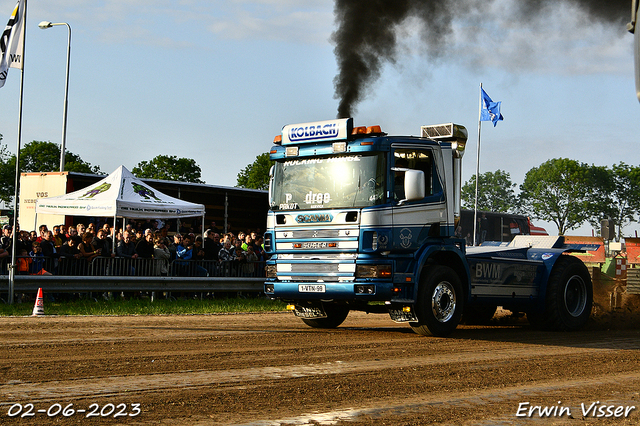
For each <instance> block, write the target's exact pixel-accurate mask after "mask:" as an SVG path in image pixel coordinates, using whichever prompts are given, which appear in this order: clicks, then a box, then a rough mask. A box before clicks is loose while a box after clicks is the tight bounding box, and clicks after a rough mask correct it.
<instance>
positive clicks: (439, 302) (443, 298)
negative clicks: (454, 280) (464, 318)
mask: <svg viewBox="0 0 640 426" xmlns="http://www.w3.org/2000/svg"><path fill="white" fill-rule="evenodd" d="M455 310H456V292H455V291H454V289H453V286H452V285H451V283H449V282H447V281H443V282H441V283H439V284H438V285H437V286H436V288H435V289H434V290H433V295H432V296H431V311H432V312H433V316H434V317H435V319H436V320H438V321H439V322H447V321H449V320H450V319H451V317H453V314H454V312H455Z"/></svg>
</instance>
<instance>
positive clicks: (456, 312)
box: [411, 265, 464, 337]
mask: <svg viewBox="0 0 640 426" xmlns="http://www.w3.org/2000/svg"><path fill="white" fill-rule="evenodd" d="M463 305H464V298H463V293H462V284H461V283H460V278H459V277H458V274H456V273H455V272H454V270H453V269H451V268H449V267H448V266H442V265H435V266H431V267H429V268H428V269H426V270H425V271H424V272H423V275H422V278H421V279H420V288H419V290H418V301H417V306H416V316H417V317H418V322H414V323H411V328H412V329H413V331H415V332H416V333H418V334H421V335H423V336H441V337H444V336H447V335H449V334H451V333H452V332H453V330H455V329H456V327H457V326H458V323H459V322H460V317H461V316H462V308H463Z"/></svg>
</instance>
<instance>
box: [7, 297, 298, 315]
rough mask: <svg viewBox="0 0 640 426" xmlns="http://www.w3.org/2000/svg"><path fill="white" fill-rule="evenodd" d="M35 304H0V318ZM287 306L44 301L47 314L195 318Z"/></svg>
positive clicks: (239, 301) (254, 301) (263, 301)
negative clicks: (186, 316)
mask: <svg viewBox="0 0 640 426" xmlns="http://www.w3.org/2000/svg"><path fill="white" fill-rule="evenodd" d="M33 305H34V303H33V302H32V301H29V302H24V303H14V304H13V305H7V304H0V316H24V315H31V313H32V312H33ZM284 310H286V304H285V303H283V302H280V301H276V300H270V299H268V298H266V297H255V298H246V299H245V298H228V299H227V298H220V299H204V300H200V299H186V300H181V299H178V300H176V299H155V300H154V301H153V302H152V301H151V299H150V298H133V299H129V300H118V301H114V300H96V299H90V298H87V299H77V300H72V301H57V300H53V301H52V300H47V298H46V297H45V300H44V313H45V315H196V314H213V313H236V312H278V311H284Z"/></svg>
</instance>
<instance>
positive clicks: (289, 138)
mask: <svg viewBox="0 0 640 426" xmlns="http://www.w3.org/2000/svg"><path fill="white" fill-rule="evenodd" d="M352 130H353V118H340V119H337V120H327V121H316V122H313V123H302V124H289V125H287V126H284V127H283V128H282V145H291V144H299V143H311V142H330V141H340V140H346V139H347V138H348V137H349V135H350V134H351V131H352Z"/></svg>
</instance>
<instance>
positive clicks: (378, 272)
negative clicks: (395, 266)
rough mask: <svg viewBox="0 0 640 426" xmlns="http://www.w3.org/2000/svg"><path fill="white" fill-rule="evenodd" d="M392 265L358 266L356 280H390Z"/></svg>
mask: <svg viewBox="0 0 640 426" xmlns="http://www.w3.org/2000/svg"><path fill="white" fill-rule="evenodd" d="M390 277H391V265H358V266H357V268H356V278H390Z"/></svg>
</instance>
